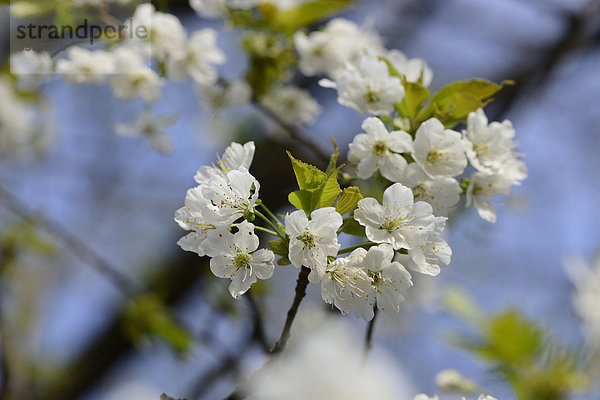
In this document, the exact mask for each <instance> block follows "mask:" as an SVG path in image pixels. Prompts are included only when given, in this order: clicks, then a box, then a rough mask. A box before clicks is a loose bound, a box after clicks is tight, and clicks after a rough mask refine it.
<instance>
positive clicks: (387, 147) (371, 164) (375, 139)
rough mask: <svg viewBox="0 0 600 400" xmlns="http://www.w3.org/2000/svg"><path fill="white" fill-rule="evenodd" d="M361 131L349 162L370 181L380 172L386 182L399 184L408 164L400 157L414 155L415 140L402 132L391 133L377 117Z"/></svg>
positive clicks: (353, 146)
mask: <svg viewBox="0 0 600 400" xmlns="http://www.w3.org/2000/svg"><path fill="white" fill-rule="evenodd" d="M362 129H363V130H364V131H365V132H366V133H359V134H358V135H356V136H355V137H354V140H353V141H352V143H350V145H349V149H350V150H349V152H348V160H349V161H350V162H353V163H356V164H358V171H357V175H358V176H359V177H360V178H361V179H368V178H370V177H371V176H372V175H373V174H374V173H375V171H377V170H379V171H380V172H381V175H383V177H384V178H386V179H389V180H390V181H393V182H399V181H400V180H401V179H402V177H403V175H404V169H405V168H406V165H407V162H406V160H405V159H404V157H403V156H402V155H401V154H400V153H410V152H412V138H411V137H410V135H409V134H408V133H406V132H403V131H393V132H388V130H387V128H386V127H385V125H384V123H383V122H382V121H381V120H380V119H379V118H375V117H371V118H367V119H366V120H365V121H364V122H363V124H362Z"/></svg>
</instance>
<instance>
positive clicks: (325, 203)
mask: <svg viewBox="0 0 600 400" xmlns="http://www.w3.org/2000/svg"><path fill="white" fill-rule="evenodd" d="M342 167H343V165H340V166H339V167H337V168H336V169H335V170H333V172H331V173H330V174H328V177H327V180H326V181H325V184H324V185H323V187H322V189H321V197H320V199H319V207H331V206H333V205H334V204H335V201H336V200H337V197H338V195H339V194H340V193H341V192H342V189H341V188H340V185H339V183H338V180H337V175H338V172H340V169H341V168H342Z"/></svg>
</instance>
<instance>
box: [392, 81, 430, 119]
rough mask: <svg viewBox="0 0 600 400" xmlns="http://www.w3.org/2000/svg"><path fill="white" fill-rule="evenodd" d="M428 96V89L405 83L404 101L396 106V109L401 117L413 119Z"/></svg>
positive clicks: (417, 84)
mask: <svg viewBox="0 0 600 400" xmlns="http://www.w3.org/2000/svg"><path fill="white" fill-rule="evenodd" d="M430 96H431V93H430V92H429V89H427V88H426V87H425V86H423V85H421V84H420V83H415V82H406V83H405V84H404V99H402V102H400V103H398V104H397V105H396V109H397V110H398V112H399V113H400V115H402V116H403V117H406V118H415V117H416V116H417V114H418V113H419V111H420V110H421V108H422V107H423V104H425V101H427V99H428V98H429V97H430Z"/></svg>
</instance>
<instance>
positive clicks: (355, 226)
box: [338, 217, 367, 237]
mask: <svg viewBox="0 0 600 400" xmlns="http://www.w3.org/2000/svg"><path fill="white" fill-rule="evenodd" d="M341 232H343V233H347V234H348V235H353V236H360V237H367V234H366V232H365V227H364V226H362V225H361V224H359V223H358V221H356V220H355V219H354V217H347V218H344V222H343V223H342V226H341V227H340V229H338V233H341Z"/></svg>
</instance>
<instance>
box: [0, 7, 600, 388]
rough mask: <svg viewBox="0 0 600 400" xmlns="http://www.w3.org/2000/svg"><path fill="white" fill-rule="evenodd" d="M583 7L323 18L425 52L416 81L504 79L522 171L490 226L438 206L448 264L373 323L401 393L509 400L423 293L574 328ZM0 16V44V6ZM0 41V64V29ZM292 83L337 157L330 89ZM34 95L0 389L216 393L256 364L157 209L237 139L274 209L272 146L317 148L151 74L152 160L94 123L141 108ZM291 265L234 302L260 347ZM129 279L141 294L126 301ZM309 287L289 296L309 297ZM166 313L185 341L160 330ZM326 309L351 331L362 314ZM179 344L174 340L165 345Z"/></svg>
mask: <svg viewBox="0 0 600 400" xmlns="http://www.w3.org/2000/svg"><path fill="white" fill-rule="evenodd" d="M169 3H172V4H170V11H171V12H172V13H174V14H176V15H177V16H178V17H179V18H180V19H181V21H182V22H183V23H184V25H185V26H186V28H187V29H188V31H194V30H196V29H199V28H201V27H206V26H209V27H213V28H215V29H218V30H219V39H218V40H219V45H220V47H221V48H222V49H223V50H224V51H225V53H226V54H227V56H228V62H227V64H226V65H225V66H223V67H222V68H221V69H220V71H221V73H222V74H223V75H224V76H225V77H229V78H231V77H235V76H238V75H239V74H240V73H241V72H242V71H243V70H244V69H245V62H246V61H245V57H244V53H243V52H242V51H241V50H240V49H239V46H238V39H239V37H238V33H237V32H236V31H234V30H228V29H224V28H223V27H222V26H221V25H220V24H219V23H216V22H213V21H206V20H203V19H201V18H199V17H198V16H197V15H196V14H195V13H194V12H193V11H192V10H191V9H189V8H188V7H187V4H186V3H185V2H169ZM599 3H600V2H598V1H583V0H581V1H578V0H568V1H566V0H561V1H559V0H487V1H485V2H484V1H478V0H444V1H442V0H399V1H398V0H387V1H386V0H383V1H358V2H357V4H356V6H354V7H352V8H350V9H349V10H348V11H346V12H344V13H343V14H342V16H344V17H346V18H349V19H351V20H353V21H356V22H357V23H359V24H362V23H366V24H370V25H371V26H372V28H373V29H374V30H376V31H378V32H379V33H380V34H381V35H382V36H383V37H384V38H385V40H386V45H387V47H389V48H397V49H399V50H401V51H403V52H405V53H406V54H407V55H408V56H409V57H422V58H425V59H426V60H427V62H428V64H429V66H430V67H431V68H432V69H433V71H434V78H433V83H432V85H431V88H432V89H433V90H434V91H435V90H436V89H439V88H440V87H442V86H444V85H445V84H447V83H448V82H450V81H454V80H464V79H470V78H473V77H481V78H486V79H490V80H493V81H497V82H499V81H502V80H505V79H513V80H515V81H516V85H515V86H513V87H509V88H507V89H506V90H504V91H503V92H502V93H501V94H500V95H499V96H497V100H496V101H495V102H494V103H493V104H492V105H491V106H490V108H489V112H488V115H489V117H490V120H494V119H495V120H502V119H504V118H508V119H510V120H512V122H513V125H514V127H515V129H516V132H517V139H518V140H520V142H521V148H520V151H521V152H522V153H523V154H525V155H526V158H525V161H526V163H527V165H528V168H529V177H528V179H527V180H526V181H525V182H524V183H523V185H522V186H520V187H517V188H516V189H515V190H514V191H513V193H512V195H511V196H510V197H509V198H507V199H506V200H505V201H504V204H503V205H502V206H500V207H498V214H499V215H498V222H497V223H496V224H493V225H492V224H489V223H486V222H484V221H482V220H481V219H480V218H479V217H478V216H477V215H476V213H475V212H474V210H473V209H468V210H465V211H463V210H462V209H460V210H458V211H457V215H456V216H455V218H454V221H455V222H454V223H453V224H452V225H451V226H450V229H449V234H448V242H449V244H450V246H451V247H452V249H453V260H452V263H451V265H450V266H449V267H448V268H446V269H444V270H443V271H442V273H441V274H440V276H438V277H435V278H431V277H419V276H416V277H415V280H416V284H415V288H416V289H418V290H414V292H415V294H414V295H413V296H412V297H411V298H410V299H409V301H408V302H407V303H406V307H405V309H404V311H403V312H402V313H401V315H400V316H398V317H389V316H387V315H383V316H381V319H380V320H379V321H378V326H377V328H376V330H375V336H374V346H375V348H376V349H377V350H378V351H383V352H385V353H387V354H388V355H390V356H391V357H392V358H393V359H394V360H396V361H397V363H398V364H399V366H400V367H399V371H398V374H399V375H402V377H400V376H398V379H401V380H403V381H406V382H410V385H412V387H411V390H409V391H408V392H409V393H411V392H414V393H418V392H427V393H430V394H431V393H435V392H436V391H437V389H436V386H435V381H434V379H433V377H434V376H435V374H436V373H438V372H439V371H440V370H443V369H445V368H456V369H458V370H459V371H460V372H461V373H462V374H464V375H465V376H468V377H471V378H473V379H474V380H476V381H477V382H478V383H479V384H481V385H482V386H483V387H485V388H486V389H487V390H488V391H489V392H490V393H494V394H495V395H496V397H498V398H499V399H511V398H514V394H513V393H512V391H511V388H510V387H509V386H508V385H507V384H506V383H503V382H502V381H500V380H499V379H497V377H496V376H495V375H494V374H492V373H491V372H490V370H489V368H486V365H485V364H484V363H483V364H482V363H481V362H479V361H478V360H476V359H474V358H473V357H472V356H470V355H469V354H468V353H466V352H464V351H462V350H459V349H456V348H455V347H453V346H450V345H449V344H448V335H449V333H450V332H453V331H456V330H461V329H463V328H464V323H462V322H461V321H459V320H457V319H456V318H455V317H452V316H450V315H448V314H447V313H446V312H445V311H444V309H443V307H442V305H441V297H442V294H443V293H444V291H445V290H446V288H448V287H460V288H462V289H463V290H464V291H466V292H467V293H469V294H470V295H471V296H473V297H474V298H475V299H476V301H477V302H478V303H479V304H480V305H481V307H482V308H483V309H484V310H486V311H487V312H490V313H494V312H499V311H501V310H505V309H507V308H511V307H512V308H516V309H518V310H519V311H520V312H521V313H523V314H524V315H525V316H528V317H530V318H531V319H533V320H535V321H536V322H537V323H539V324H541V325H542V326H543V327H545V328H547V329H548V330H549V332H550V333H551V334H552V335H554V336H556V337H558V338H560V339H561V341H563V342H566V343H580V342H581V341H582V331H581V324H580V322H579V320H578V318H577V316H576V315H575V313H574V312H573V310H572V307H571V296H572V292H573V285H572V283H571V282H570V281H569V279H568V278H567V275H566V273H565V269H564V261H565V258H566V257H568V256H569V255H572V254H579V255H581V256H583V257H584V258H585V259H587V260H590V259H591V258H592V256H593V254H594V252H595V249H596V248H597V246H598V243H599V242H600V227H599V226H600V225H599V224H598V222H599V221H600V207H598V204H600V189H599V187H598V182H600V157H598V151H599V150H600V145H599V144H600V132H599V130H600V108H599V106H598V101H597V96H598V93H600V46H599V45H600V4H599ZM0 18H1V21H2V22H1V23H0V32H1V35H2V37H3V38H7V37H8V35H9V32H8V29H9V26H8V25H9V24H8V10H7V9H6V7H2V8H0ZM0 46H2V47H0V49H1V51H2V52H1V53H0V57H1V58H2V60H6V57H7V56H8V41H7V40H3V41H2V42H1V43H0ZM296 83H297V84H299V85H300V86H303V87H305V88H306V89H308V90H309V91H310V92H311V94H312V95H313V96H314V97H315V98H316V99H318V101H319V102H320V103H321V104H322V105H323V108H324V111H323V113H322V114H321V116H320V117H319V119H318V120H317V122H316V123H315V124H314V125H313V126H310V127H309V128H308V129H306V131H307V132H308V134H309V135H310V138H311V140H312V141H314V142H315V143H317V144H318V146H319V147H321V148H322V149H323V150H324V151H325V152H329V151H330V147H331V144H330V142H329V139H328V137H329V136H332V137H333V138H335V140H336V141H337V143H338V144H339V145H340V148H341V150H342V152H343V153H345V152H346V151H347V144H348V142H349V141H350V140H351V139H352V137H353V136H354V135H355V134H357V133H359V132H360V124H361V121H362V117H361V116H359V115H358V114H357V113H355V112H354V111H353V110H350V109H347V108H344V107H342V106H340V105H339V104H337V102H336V94H335V91H331V90H327V89H323V88H320V87H319V86H318V85H317V82H316V79H308V78H299V79H298V80H297V81H296ZM43 96H45V98H46V99H47V107H48V115H49V117H48V118H47V120H45V121H44V124H45V125H47V126H51V127H52V130H53V131H54V132H55V136H56V139H55V142H54V144H53V145H52V147H51V148H50V149H49V151H47V152H46V153H45V154H44V155H43V156H40V157H11V156H10V155H6V154H3V155H0V185H1V188H2V189H1V190H0V231H1V234H2V235H3V238H4V239H3V243H4V244H5V245H4V247H3V250H2V251H3V252H4V253H3V254H4V256H5V257H6V254H7V252H8V251H9V250H11V251H13V253H14V252H16V255H15V256H14V257H11V263H10V265H3V267H2V268H0V273H1V274H2V275H0V300H1V301H2V304H1V309H2V313H1V317H2V319H1V322H0V337H1V339H2V340H1V344H2V346H1V347H0V359H1V360H2V363H0V366H1V370H2V371H3V374H2V375H0V376H1V379H0V381H1V382H2V385H3V387H5V389H4V390H5V391H6V390H7V389H6V387H7V386H9V387H11V388H12V389H11V390H13V391H14V393H20V394H21V395H20V396H19V398H21V399H25V398H32V399H36V398H38V399H45V400H54V399H61V400H65V399H84V400H109V399H110V400H117V399H119V400H120V399H156V400H157V399H158V398H159V396H160V394H161V393H163V392H166V393H169V394H170V395H171V396H174V397H182V398H187V399H188V400H192V399H219V398H223V397H225V396H226V395H227V394H228V393H229V392H230V391H231V390H232V388H233V387H234V383H233V382H234V380H235V379H236V378H237V377H238V376H239V374H240V373H241V374H242V375H244V376H247V375H248V374H247V372H246V371H252V370H253V369H256V368H257V367H258V366H260V365H261V364H262V362H263V361H264V359H265V356H264V354H263V352H262V350H261V348H260V344H259V343H257V342H256V341H255V340H254V338H255V335H253V329H254V322H255V318H254V317H255V315H254V311H253V308H252V307H251V306H249V303H248V302H246V301H245V300H244V299H243V298H242V299H240V300H238V301H235V300H233V299H232V298H231V297H230V296H229V294H228V293H227V290H226V285H227V283H226V282H223V281H222V280H219V279H217V278H215V277H213V276H212V275H211V274H210V272H209V271H208V265H207V262H206V260H204V259H201V258H199V257H197V256H196V255H195V254H192V253H185V252H184V251H183V250H181V249H180V248H179V247H178V246H177V244H176V242H177V240H178V238H179V237H181V236H183V234H184V232H183V231H181V230H180V229H179V227H178V226H177V225H176V224H175V222H174V221H173V213H174V211H175V210H176V209H177V208H179V207H181V206H182V205H183V201H184V198H185V193H186V190H187V189H189V188H191V187H192V186H194V181H193V176H194V174H195V171H196V169H197V168H198V167H199V166H201V165H204V164H209V163H210V162H213V161H214V160H215V158H216V154H217V153H221V152H222V151H223V149H224V148H225V146H227V145H228V144H229V142H231V141H232V140H235V141H239V142H243V141H246V140H254V141H255V142H256V143H257V146H256V147H257V151H256V156H255V158H254V164H253V167H252V169H251V172H252V173H253V174H254V175H255V176H256V177H257V179H258V180H259V181H260V182H261V197H263V196H264V198H266V199H269V204H271V205H273V206H274V207H275V208H277V211H278V212H285V211H287V210H290V209H291V206H290V205H289V204H288V203H287V199H286V197H287V193H289V191H290V189H291V188H290V187H288V185H289V184H292V183H293V180H292V177H293V175H292V170H291V167H290V165H289V162H288V160H287V158H286V156H285V149H288V148H289V149H291V150H292V152H294V153H295V154H298V155H299V156H302V158H303V159H305V160H307V161H311V160H312V161H313V162H315V163H316V164H318V165H322V164H323V163H322V160H319V159H318V158H316V157H315V155H314V154H313V153H312V152H311V151H310V149H307V148H306V147H304V146H302V145H299V144H297V143H294V142H290V141H289V140H288V139H286V136H285V135H284V134H283V133H282V132H281V128H280V127H278V126H277V125H276V124H273V123H272V121H270V120H269V119H268V118H265V116H264V115H263V114H262V113H261V112H260V111H257V110H256V109H254V108H253V107H252V106H244V107H240V108H235V109H231V110H227V111H223V112H220V113H217V112H214V111H210V110H208V109H207V107H205V105H204V104H203V103H202V101H200V100H199V99H198V97H197V95H196V93H194V90H193V88H192V87H191V86H190V85H188V84H184V83H173V82H169V84H168V85H167V86H166V87H165V90H164V96H163V98H162V99H161V100H160V101H159V102H158V103H157V104H156V105H155V106H154V110H155V111H156V112H157V113H158V114H178V115H179V120H178V122H177V123H176V124H175V125H173V126H172V127H171V128H169V129H168V133H169V135H170V136H171V137H172V139H173V141H174V144H175V147H174V151H173V152H172V153H171V154H169V155H160V154H157V153H155V152H153V151H152V150H150V149H149V147H148V146H147V144H146V143H143V142H141V141H139V140H134V139H130V138H126V137H122V136H118V135H116V134H115V133H114V128H113V127H114V125H115V124H118V123H122V122H129V120H131V118H132V116H134V115H135V114H136V113H137V112H139V111H140V110H141V109H142V108H143V105H142V104H139V103H137V102H125V101H117V100H115V99H114V98H113V96H112V94H111V93H110V90H109V89H108V88H107V87H101V86H98V87H95V86H72V85H69V84H67V83H65V82H64V81H62V80H60V79H53V80H51V81H50V82H48V83H47V84H45V85H44V86H43ZM0 128H1V127H0ZM24 217H26V218H25V219H24ZM24 224H25V225H24ZM15 227H18V229H17V230H15V229H16V228H15ZM11 235H12V236H11ZM7 237H8V238H9V239H6V238H7ZM7 243H8V244H7ZM23 243H26V244H23ZM32 243H33V245H32ZM114 271H118V273H114ZM122 275H124V276H125V277H127V280H126V281H123V279H122V278H123V277H122ZM296 275H297V270H296V269H295V268H293V267H292V266H284V267H277V271H276V273H275V276H274V278H273V279H271V280H270V281H269V283H268V285H264V286H262V287H260V289H259V290H257V293H256V295H255V296H254V300H255V305H256V306H257V307H258V308H259V309H260V314H261V315H262V317H263V318H264V323H265V327H266V335H267V337H268V338H269V339H270V340H271V341H273V340H275V338H276V337H277V335H278V334H279V332H280V329H281V326H282V325H283V318H284V316H285V312H286V310H287V308H288V307H289V305H290V304H291V300H292V297H293V295H292V293H293V287H294V285H295V280H296ZM415 275H416V274H415ZM132 284H133V285H143V286H146V287H148V288H150V289H151V290H152V292H153V293H154V295H153V296H145V297H143V296H142V297H140V296H137V297H135V298H134V299H131V298H130V297H129V296H128V295H127V293H128V291H129V290H132V289H135V288H131V287H130V286H131V285H132ZM313 286H315V285H310V286H309V292H308V296H307V299H306V300H305V301H306V303H305V304H303V306H302V307H306V308H308V307H311V306H313V307H319V308H322V307H324V304H323V303H322V300H321V298H320V295H319V292H318V288H317V287H316V286H315V287H313ZM157 299H159V300H157ZM163 304H164V305H166V306H165V307H163ZM598 306H599V307H600V304H599V305H598ZM301 312H302V309H301ZM171 318H172V319H174V320H176V321H179V322H180V323H181V324H182V325H183V326H186V327H187V329H188V332H192V335H193V336H194V338H193V339H190V338H188V337H187V336H186V335H187V334H186V333H185V332H180V331H179V330H178V328H176V327H174V326H171V325H170V319H171ZM344 318H345V319H348V320H350V321H351V323H350V326H351V327H352V329H354V330H356V332H358V333H359V334H361V335H362V332H363V331H364V330H365V329H366V324H365V323H364V322H363V321H361V320H357V319H355V317H354V316H346V317H344ZM157 327H158V328H157ZM147 331H159V332H160V333H161V335H162V336H161V335H158V336H159V337H162V339H163V340H156V338H154V339H148V338H147V336H146V335H145V333H147ZM188 340H189V341H190V344H191V348H190V349H189V351H187V352H185V353H182V352H180V353H181V354H179V353H178V351H180V350H181V348H186V347H187V344H188ZM7 382H8V383H9V384H8V385H7ZM3 393H6V392H3ZM7 396H8V395H7ZM5 398H6V399H8V398H11V397H2V399H5ZM449 398H456V397H449ZM586 398H595V399H600V395H598V394H593V393H592V394H591V395H589V394H588V396H587V397H586Z"/></svg>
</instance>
